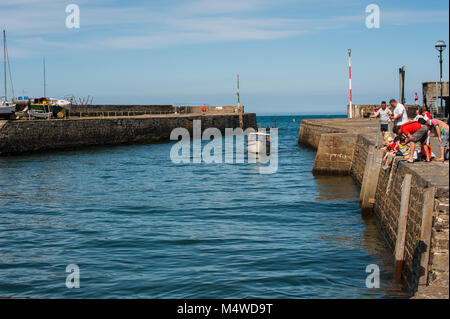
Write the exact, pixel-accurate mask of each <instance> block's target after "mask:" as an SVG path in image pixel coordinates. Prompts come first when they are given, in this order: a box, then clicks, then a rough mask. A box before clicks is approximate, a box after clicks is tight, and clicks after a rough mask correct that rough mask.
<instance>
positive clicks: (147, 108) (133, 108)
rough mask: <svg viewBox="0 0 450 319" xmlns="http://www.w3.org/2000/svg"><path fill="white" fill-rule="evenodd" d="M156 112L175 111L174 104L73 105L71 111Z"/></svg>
mask: <svg viewBox="0 0 450 319" xmlns="http://www.w3.org/2000/svg"><path fill="white" fill-rule="evenodd" d="M114 111H118V112H154V113H160V112H163V113H173V112H174V106H172V105H113V104H108V105H106V104H96V105H72V107H71V110H70V112H71V113H72V114H74V115H76V113H79V112H82V113H84V112H114Z"/></svg>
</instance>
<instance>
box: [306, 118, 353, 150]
mask: <svg viewBox="0 0 450 319" xmlns="http://www.w3.org/2000/svg"><path fill="white" fill-rule="evenodd" d="M324 133H345V130H339V129H335V128H332V127H327V126H324V125H317V124H315V123H314V121H309V120H303V121H302V123H301V125H300V131H299V134H298V144H300V145H304V146H308V147H312V148H315V149H317V148H318V147H319V142H320V137H321V135H322V134H324Z"/></svg>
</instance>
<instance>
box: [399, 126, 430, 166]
mask: <svg viewBox="0 0 450 319" xmlns="http://www.w3.org/2000/svg"><path fill="white" fill-rule="evenodd" d="M394 133H396V134H397V135H398V136H401V135H402V134H404V135H406V143H409V151H410V155H409V160H408V163H414V150H415V149H416V143H420V145H424V143H425V142H426V140H427V136H428V126H427V125H423V124H420V123H419V122H415V121H410V122H407V123H405V124H402V125H396V126H394ZM424 150H425V155H426V158H427V162H429V161H430V160H431V154H430V152H429V151H428V148H424Z"/></svg>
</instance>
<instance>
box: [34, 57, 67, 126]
mask: <svg viewBox="0 0 450 319" xmlns="http://www.w3.org/2000/svg"><path fill="white" fill-rule="evenodd" d="M43 67H44V97H41V98H37V99H32V100H30V101H29V107H28V110H29V112H28V114H29V115H31V116H34V117H42V118H47V117H48V116H47V114H48V113H51V117H56V118H63V117H65V116H66V114H67V112H68V111H70V108H71V107H72V100H71V99H68V100H64V99H55V98H51V97H50V98H49V97H45V95H46V94H45V92H46V85H45V83H46V82H45V59H44V60H43ZM30 112H32V113H30ZM39 113H44V114H39ZM36 115H37V116H36Z"/></svg>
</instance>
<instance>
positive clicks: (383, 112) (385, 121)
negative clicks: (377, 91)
mask: <svg viewBox="0 0 450 319" xmlns="http://www.w3.org/2000/svg"><path fill="white" fill-rule="evenodd" d="M378 116H379V117H380V131H381V137H382V138H383V141H385V140H386V132H387V131H389V119H390V117H391V116H392V112H391V110H390V109H389V108H387V105H386V101H382V102H381V108H380V109H378V110H377V111H376V112H375V113H374V114H373V115H371V116H370V117H371V118H376V117H378Z"/></svg>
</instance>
